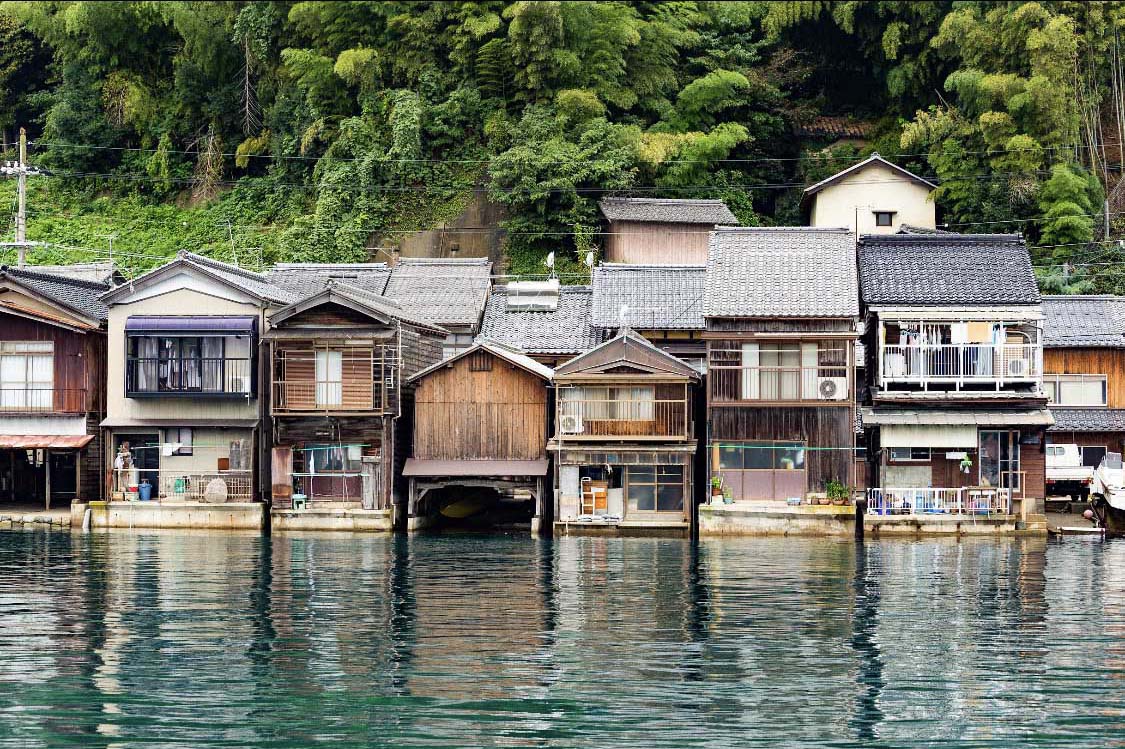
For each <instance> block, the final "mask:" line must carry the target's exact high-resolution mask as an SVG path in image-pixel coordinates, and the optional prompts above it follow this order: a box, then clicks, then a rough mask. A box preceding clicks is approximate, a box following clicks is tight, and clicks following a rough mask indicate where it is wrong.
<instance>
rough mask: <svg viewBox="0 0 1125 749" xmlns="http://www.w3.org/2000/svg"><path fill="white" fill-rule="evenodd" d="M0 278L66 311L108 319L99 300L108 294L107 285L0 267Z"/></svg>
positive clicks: (25, 269) (103, 305) (107, 313)
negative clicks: (30, 291)
mask: <svg viewBox="0 0 1125 749" xmlns="http://www.w3.org/2000/svg"><path fill="white" fill-rule="evenodd" d="M0 276H3V277H7V278H10V279H12V281H14V282H15V283H17V284H19V285H21V286H25V287H27V288H28V289H30V290H32V291H34V292H35V293H37V294H41V295H42V296H44V297H46V298H47V299H50V300H51V301H53V302H55V303H56V304H59V305H61V306H63V307H66V308H67V309H70V310H73V311H74V312H77V313H78V314H80V315H84V316H85V317H88V318H91V319H93V320H98V321H103V320H106V319H108V317H109V311H108V310H107V309H106V306H105V304H104V303H103V302H102V300H101V299H100V298H99V297H100V296H101V295H102V294H104V293H105V292H107V291H109V289H110V286H109V284H107V283H97V282H94V281H80V280H77V279H74V278H67V277H65V276H57V275H53V274H50V273H41V272H39V271H38V270H31V269H29V268H26V267H25V268H9V267H7V266H0Z"/></svg>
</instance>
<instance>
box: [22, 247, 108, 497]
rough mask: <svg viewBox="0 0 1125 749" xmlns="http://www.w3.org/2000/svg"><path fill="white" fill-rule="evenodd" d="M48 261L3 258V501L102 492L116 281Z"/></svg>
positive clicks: (98, 493) (100, 495)
mask: <svg viewBox="0 0 1125 749" xmlns="http://www.w3.org/2000/svg"><path fill="white" fill-rule="evenodd" d="M49 270H50V271H52V272H46V271H45V269H43V268H39V267H36V266H30V267H24V268H9V267H6V266H5V267H0V508H2V507H3V506H4V505H8V506H11V505H13V504H32V505H37V506H40V507H45V508H46V509H51V508H52V507H55V508H58V507H65V506H67V505H69V503H70V502H71V501H72V500H75V499H79V500H91V499H93V500H97V499H101V498H102V496H103V494H102V486H103V482H102V445H103V441H102V439H101V434H100V428H99V426H98V425H99V423H100V422H101V420H102V418H104V416H105V400H106V382H105V368H106V360H105V350H106V333H105V331H106V318H107V310H106V306H105V304H103V303H102V302H101V301H100V299H99V297H100V296H101V295H102V294H104V293H105V292H107V291H109V289H110V285H109V284H108V283H103V282H101V281H90V280H83V279H82V277H81V276H79V274H75V275H71V274H69V273H68V269H67V268H66V267H65V266H51V268H50V269H49ZM75 276H79V277H75Z"/></svg>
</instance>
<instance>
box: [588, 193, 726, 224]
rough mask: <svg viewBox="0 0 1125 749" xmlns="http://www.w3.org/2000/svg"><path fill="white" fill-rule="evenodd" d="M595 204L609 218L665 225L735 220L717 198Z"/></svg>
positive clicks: (607, 200) (614, 200)
mask: <svg viewBox="0 0 1125 749" xmlns="http://www.w3.org/2000/svg"><path fill="white" fill-rule="evenodd" d="M598 207H599V208H601V211H602V215H603V216H605V217H606V219H607V220H609V221H652V222H659V223H666V224H728V225H732V226H738V224H739V221H738V219H737V218H735V216H734V214H733V213H731V211H730V208H727V204H726V203H724V202H723V201H721V200H683V199H676V198H604V199H603V200H602V201H601V202H600V203H598Z"/></svg>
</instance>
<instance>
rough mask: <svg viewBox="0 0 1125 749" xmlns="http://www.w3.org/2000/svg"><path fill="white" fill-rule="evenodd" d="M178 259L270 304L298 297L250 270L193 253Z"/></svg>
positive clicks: (284, 302)
mask: <svg viewBox="0 0 1125 749" xmlns="http://www.w3.org/2000/svg"><path fill="white" fill-rule="evenodd" d="M180 258H181V259H183V260H187V261H188V262H190V263H194V264H195V265H198V266H202V267H203V268H205V269H207V271H209V272H210V273H212V274H214V275H215V276H216V277H218V278H221V279H223V280H224V281H226V282H227V283H229V284H231V285H232V286H236V287H238V288H241V289H242V290H244V291H246V292H248V293H250V294H252V295H254V296H257V297H261V298H262V299H266V300H269V301H271V302H280V303H281V304H289V303H290V302H294V301H296V300H297V298H298V297H299V295H297V294H294V293H292V292H290V291H286V290H285V289H282V288H280V287H277V286H274V285H273V284H272V283H270V282H269V279H268V278H267V277H266V274H264V273H256V272H254V271H252V270H246V269H245V268H240V267H238V266H237V265H232V264H230V263H224V262H222V261H221V260H215V259H214V258H209V257H206V256H204V255H196V254H195V253H194V252H182V253H180Z"/></svg>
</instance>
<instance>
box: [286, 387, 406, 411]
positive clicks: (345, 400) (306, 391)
mask: <svg viewBox="0 0 1125 749" xmlns="http://www.w3.org/2000/svg"><path fill="white" fill-rule="evenodd" d="M388 400H389V399H388V398H387V392H386V388H384V386H383V383H382V382H371V381H370V380H367V381H363V380H275V381H274V383H273V399H272V401H271V402H270V411H271V413H274V414H301V413H340V412H374V413H382V412H384V411H386V410H387V404H388Z"/></svg>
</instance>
